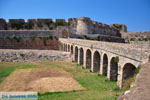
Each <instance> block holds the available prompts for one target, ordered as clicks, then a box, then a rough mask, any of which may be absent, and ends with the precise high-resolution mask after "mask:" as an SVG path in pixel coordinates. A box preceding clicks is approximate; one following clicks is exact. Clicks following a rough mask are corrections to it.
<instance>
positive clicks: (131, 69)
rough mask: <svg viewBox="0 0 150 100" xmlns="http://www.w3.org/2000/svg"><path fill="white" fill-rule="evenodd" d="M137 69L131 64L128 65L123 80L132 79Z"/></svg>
mask: <svg viewBox="0 0 150 100" xmlns="http://www.w3.org/2000/svg"><path fill="white" fill-rule="evenodd" d="M135 69H136V67H135V66H134V65H133V64H131V63H126V64H125V65H124V66H123V80H124V79H127V78H129V77H132V76H133V75H134V74H135Z"/></svg>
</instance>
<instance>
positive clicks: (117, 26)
mask: <svg viewBox="0 0 150 100" xmlns="http://www.w3.org/2000/svg"><path fill="white" fill-rule="evenodd" d="M110 27H112V28H114V29H116V30H118V31H119V32H127V26H126V25H124V24H110Z"/></svg>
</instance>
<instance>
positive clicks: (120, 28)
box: [0, 17, 127, 36]
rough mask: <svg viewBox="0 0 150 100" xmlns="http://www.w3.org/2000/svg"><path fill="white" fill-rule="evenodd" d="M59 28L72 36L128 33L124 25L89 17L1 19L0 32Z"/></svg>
mask: <svg viewBox="0 0 150 100" xmlns="http://www.w3.org/2000/svg"><path fill="white" fill-rule="evenodd" d="M58 26H64V27H67V28H68V29H69V30H70V32H71V33H72V34H101V35H111V36H120V32H126V31H127V28H126V26H125V25H123V24H111V25H107V24H103V23H100V22H96V21H92V20H91V19H90V18H88V17H80V18H70V19H68V21H67V22H66V20H65V19H55V21H53V20H52V19H28V20H27V22H25V20H24V19H9V20H8V22H6V20H4V19H2V18H1V19H0V30H57V27H58Z"/></svg>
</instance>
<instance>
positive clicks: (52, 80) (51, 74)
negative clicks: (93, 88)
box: [0, 68, 84, 93]
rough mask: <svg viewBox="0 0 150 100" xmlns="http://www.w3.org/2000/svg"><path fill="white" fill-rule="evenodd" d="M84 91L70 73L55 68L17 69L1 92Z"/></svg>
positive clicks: (8, 78)
mask: <svg viewBox="0 0 150 100" xmlns="http://www.w3.org/2000/svg"><path fill="white" fill-rule="evenodd" d="M83 89H84V88H83V87H82V86H81V85H80V84H79V83H77V82H76V81H75V80H74V79H73V78H72V77H71V75H70V74H69V73H68V72H65V71H64V70H62V69H61V70H58V69H54V68H42V69H38V68H37V69H17V70H16V71H14V72H13V73H12V74H11V75H10V76H9V77H7V79H6V80H5V81H4V82H3V83H2V84H1V85H0V91H38V92H42V93H43V92H56V91H72V90H83Z"/></svg>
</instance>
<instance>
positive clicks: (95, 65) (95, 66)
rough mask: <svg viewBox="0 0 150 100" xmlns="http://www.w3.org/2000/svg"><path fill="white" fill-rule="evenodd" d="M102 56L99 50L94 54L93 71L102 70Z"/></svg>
mask: <svg viewBox="0 0 150 100" xmlns="http://www.w3.org/2000/svg"><path fill="white" fill-rule="evenodd" d="M100 58H101V57H100V53H99V52H98V51H95V52H94V55H93V72H99V71H100V60H101V59H100Z"/></svg>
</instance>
